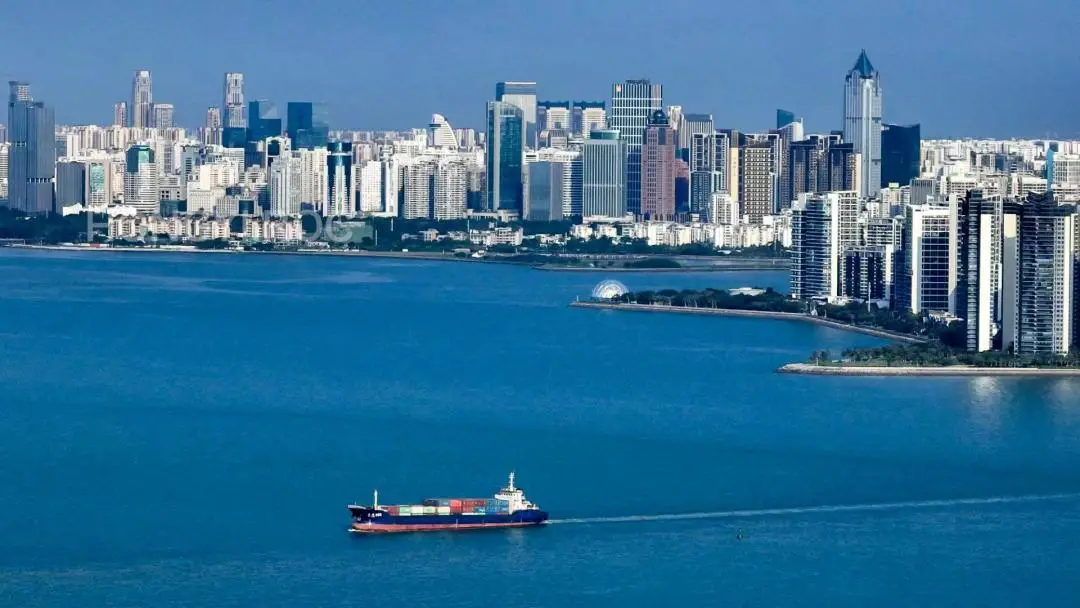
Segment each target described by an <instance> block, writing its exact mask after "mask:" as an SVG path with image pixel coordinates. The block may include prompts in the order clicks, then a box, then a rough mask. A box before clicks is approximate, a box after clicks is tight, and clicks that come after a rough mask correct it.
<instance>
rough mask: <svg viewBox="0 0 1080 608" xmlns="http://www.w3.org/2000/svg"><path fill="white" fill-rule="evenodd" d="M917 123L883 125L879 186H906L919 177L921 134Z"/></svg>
mask: <svg viewBox="0 0 1080 608" xmlns="http://www.w3.org/2000/svg"><path fill="white" fill-rule="evenodd" d="M919 131H920V129H919V125H917V124H914V125H889V124H887V125H884V126H883V127H882V131H881V187H882V188H886V187H888V185H889V184H899V185H901V186H908V185H910V184H911V180H913V179H915V178H916V177H919V162H920V160H921V156H922V136H921V135H920V133H919Z"/></svg>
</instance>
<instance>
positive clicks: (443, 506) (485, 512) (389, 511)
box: [349, 473, 548, 534]
mask: <svg viewBox="0 0 1080 608" xmlns="http://www.w3.org/2000/svg"><path fill="white" fill-rule="evenodd" d="M349 512H350V513H352V526H351V527H350V528H349V532H354V533H358V534H378V533H387V532H436V531H440V530H450V531H453V530H481V529H488V528H523V527H526V526H536V525H539V524H542V523H544V522H546V521H547V519H548V514H547V512H545V511H541V510H540V507H539V506H537V505H536V504H534V503H532V502H529V501H528V500H526V499H525V492H524V491H523V490H522V489H521V488H519V487H516V486H515V485H514V474H513V473H510V481H509V482H508V483H507V484H506V487H505V488H503V489H502V490H499V492H498V493H497V494H495V497H494V498H429V499H427V500H424V501H423V502H422V503H421V504H418V505H393V506H386V505H380V504H379V491H378V490H376V491H375V496H374V499H373V502H372V505H371V506H370V507H366V506H361V505H349Z"/></svg>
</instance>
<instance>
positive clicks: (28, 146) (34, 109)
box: [7, 81, 56, 214]
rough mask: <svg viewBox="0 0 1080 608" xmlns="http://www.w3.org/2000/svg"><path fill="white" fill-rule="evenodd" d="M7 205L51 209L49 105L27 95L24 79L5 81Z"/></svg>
mask: <svg viewBox="0 0 1080 608" xmlns="http://www.w3.org/2000/svg"><path fill="white" fill-rule="evenodd" d="M8 86H9V94H8V128H9V133H8V138H9V140H10V141H9V145H8V197H7V198H8V207H10V208H12V209H17V210H19V211H22V212H24V213H34V214H36V213H50V212H52V211H53V175H54V172H55V164H56V121H55V119H54V117H53V110H52V108H50V107H48V106H46V105H45V104H44V103H42V102H40V101H34V100H33V99H32V98H31V97H30V85H29V83H26V82H19V81H11V82H9V83H8Z"/></svg>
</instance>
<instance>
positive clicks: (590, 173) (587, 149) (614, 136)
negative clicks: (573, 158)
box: [581, 129, 627, 218]
mask: <svg viewBox="0 0 1080 608" xmlns="http://www.w3.org/2000/svg"><path fill="white" fill-rule="evenodd" d="M626 173H627V172H626V141H625V140H624V139H622V137H620V136H619V132H618V131H617V130H614V129H603V130H595V131H593V132H592V135H591V136H590V138H589V139H588V140H587V141H586V142H585V146H584V148H583V149H582V152H581V183H582V186H581V215H582V216H583V217H607V218H621V217H623V216H625V215H626Z"/></svg>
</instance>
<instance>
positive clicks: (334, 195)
mask: <svg viewBox="0 0 1080 608" xmlns="http://www.w3.org/2000/svg"><path fill="white" fill-rule="evenodd" d="M326 149H327V150H329V151H330V155H329V156H328V157H327V158H326V163H327V165H326V166H327V184H328V187H329V190H328V192H327V195H326V203H327V207H328V208H329V213H328V215H344V216H350V217H351V216H352V215H353V214H354V213H355V212H356V210H355V209H354V207H355V205H354V203H353V201H354V200H355V196H354V195H353V180H352V174H353V170H352V142H348V141H333V142H330V143H329V144H327V146H326Z"/></svg>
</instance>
